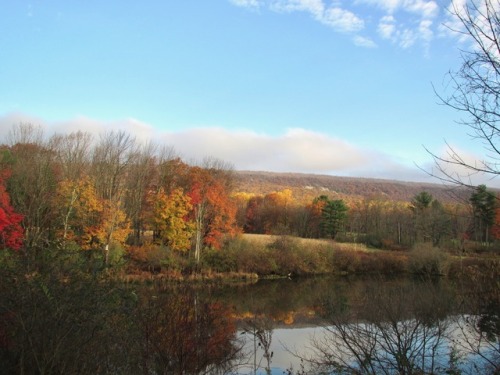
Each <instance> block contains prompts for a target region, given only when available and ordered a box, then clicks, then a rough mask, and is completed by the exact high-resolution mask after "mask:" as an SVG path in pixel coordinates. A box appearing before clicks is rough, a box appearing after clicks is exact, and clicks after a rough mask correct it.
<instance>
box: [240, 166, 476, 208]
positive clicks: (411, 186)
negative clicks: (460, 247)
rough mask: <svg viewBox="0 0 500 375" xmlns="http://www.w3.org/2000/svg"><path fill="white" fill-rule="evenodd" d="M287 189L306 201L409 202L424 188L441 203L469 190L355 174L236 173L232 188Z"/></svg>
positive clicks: (461, 196)
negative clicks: (326, 199)
mask: <svg viewBox="0 0 500 375" xmlns="http://www.w3.org/2000/svg"><path fill="white" fill-rule="evenodd" d="M283 189H290V190H291V191H292V193H293V196H294V197H295V199H296V200H298V201H304V202H310V201H311V200H312V199H314V198H315V197H317V196H320V195H327V196H329V197H330V198H332V199H333V198H335V199H347V198H376V197H378V198H386V199H389V200H391V201H405V202H409V201H411V199H412V198H413V197H414V196H415V195H417V194H418V193H420V192H422V191H427V192H428V193H430V194H431V195H432V196H433V197H434V198H436V199H438V200H439V201H441V202H443V203H454V202H455V203H456V202H457V200H458V201H462V202H463V201H464V200H467V199H468V198H469V196H470V191H468V190H467V189H465V188H458V187H456V186H449V185H448V186H447V185H443V184H441V183H439V182H437V183H435V184H430V183H422V182H404V181H395V180H380V179H368V178H356V177H339V176H327V175H315V174H302V173H275V172H254V171H238V172H236V189H235V190H236V191H239V192H249V193H254V194H267V193H270V192H273V191H280V190H283Z"/></svg>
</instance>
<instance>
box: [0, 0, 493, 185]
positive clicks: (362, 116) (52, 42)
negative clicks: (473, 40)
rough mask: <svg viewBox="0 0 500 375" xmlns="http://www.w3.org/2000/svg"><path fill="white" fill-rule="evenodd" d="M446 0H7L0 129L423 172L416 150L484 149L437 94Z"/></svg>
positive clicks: (276, 162) (308, 165)
mask: <svg viewBox="0 0 500 375" xmlns="http://www.w3.org/2000/svg"><path fill="white" fill-rule="evenodd" d="M449 5H450V1H439V0H436V1H428V0H352V1H336V0H333V1H330V0H328V1H327V0H198V1H194V0H182V1H147V0H145V1H141V2H138V1H126V0H120V1H112V0H109V1H56V0H54V1H50V0H49V1H22V0H18V1H6V2H4V3H3V4H2V10H1V12H0V64H1V65H0V66H1V69H0V140H1V139H4V137H5V136H6V135H7V133H8V131H9V129H10V128H11V126H12V125H13V124H17V123H19V122H32V123H34V124H39V125H41V126H42V127H43V128H44V129H46V134H48V135H50V134H52V133H53V132H68V131H74V130H86V131H90V132H92V133H95V134H99V133H102V132H103V131H104V130H113V129H124V130H127V131H128V132H130V133H132V134H134V135H136V136H137V138H138V139H139V140H149V139H151V140H154V141H155V142H157V143H161V144H166V145H169V146H172V147H173V148H174V149H175V150H176V152H177V153H178V154H179V155H180V156H182V157H183V158H184V159H186V160H200V159H202V158H203V157H207V156H210V157H216V158H220V159H223V160H225V161H227V162H231V163H233V164H234V166H235V168H236V169H245V170H270V171H280V172H306V173H320V174H333V175H347V176H363V177H376V178H391V179H392V178H396V179H401V180H416V181H423V180H428V178H427V176H426V175H425V173H423V172H421V171H420V170H419V169H418V168H417V167H415V163H417V164H419V165H420V166H422V167H425V168H427V167H429V166H430V162H431V158H430V156H429V155H428V154H427V153H426V151H425V150H424V147H423V146H426V147H427V148H429V149H430V150H432V151H433V152H435V153H437V154H439V153H441V152H443V149H444V145H445V139H446V140H447V141H448V142H449V143H450V144H452V145H453V146H454V147H457V148H458V149H459V150H463V152H464V154H466V155H469V154H470V157H471V158H474V157H476V158H481V155H482V153H483V150H482V147H481V145H480V144H475V143H473V142H471V140H470V138H469V137H468V136H467V129H465V128H463V127H460V126H459V125H456V123H455V121H456V120H459V117H458V114H457V113H454V112H453V111H452V110H450V109H449V108H447V107H443V106H440V105H438V104H437V103H438V99H437V97H436V96H435V94H434V92H433V85H434V86H435V87H436V88H437V89H438V91H440V90H445V88H444V87H443V83H444V82H445V80H446V77H445V75H446V73H447V72H448V71H449V70H450V69H451V70H453V69H457V68H458V67H459V63H460V59H459V50H458V49H459V48H464V47H467V46H466V45H464V44H463V43H461V42H459V41H458V39H457V37H456V36H453V35H450V33H449V32H446V30H445V29H444V28H443V27H442V25H443V23H445V22H451V20H450V19H449V14H448V13H447V11H446V8H447V7H448V6H449ZM489 185H492V184H491V183H489Z"/></svg>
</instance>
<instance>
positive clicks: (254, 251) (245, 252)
mask: <svg viewBox="0 0 500 375" xmlns="http://www.w3.org/2000/svg"><path fill="white" fill-rule="evenodd" d="M224 253H225V254H228V255H229V256H230V257H232V258H233V259H234V262H235V263H236V270H237V271H239V272H248V273H256V274H258V275H271V274H275V273H276V262H275V260H274V259H273V258H272V257H271V251H269V249H268V248H267V247H266V246H265V245H264V244H263V243H258V242H254V241H248V240H245V239H244V238H242V237H235V238H233V239H231V240H229V241H228V242H226V244H225V245H224Z"/></svg>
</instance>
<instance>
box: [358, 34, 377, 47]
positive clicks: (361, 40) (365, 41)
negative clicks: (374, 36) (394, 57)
mask: <svg viewBox="0 0 500 375" xmlns="http://www.w3.org/2000/svg"><path fill="white" fill-rule="evenodd" d="M354 44H355V45H357V46H359V47H366V48H376V47H377V43H375V42H374V41H373V40H371V39H370V38H365V37H362V36H359V35H356V36H355V37H354Z"/></svg>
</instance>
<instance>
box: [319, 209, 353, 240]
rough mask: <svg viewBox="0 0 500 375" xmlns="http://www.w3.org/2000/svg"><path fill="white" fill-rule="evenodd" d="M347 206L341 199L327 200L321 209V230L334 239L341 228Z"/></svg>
mask: <svg viewBox="0 0 500 375" xmlns="http://www.w3.org/2000/svg"><path fill="white" fill-rule="evenodd" d="M347 211H348V208H347V206H346V204H345V203H344V201H343V200H342V199H335V200H328V201H327V202H326V204H325V206H324V207H323V209H322V211H321V232H322V234H323V236H324V237H328V238H332V239H334V238H335V236H336V235H337V233H339V232H340V231H341V230H342V229H343V228H344V224H345V221H346V219H347Z"/></svg>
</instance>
